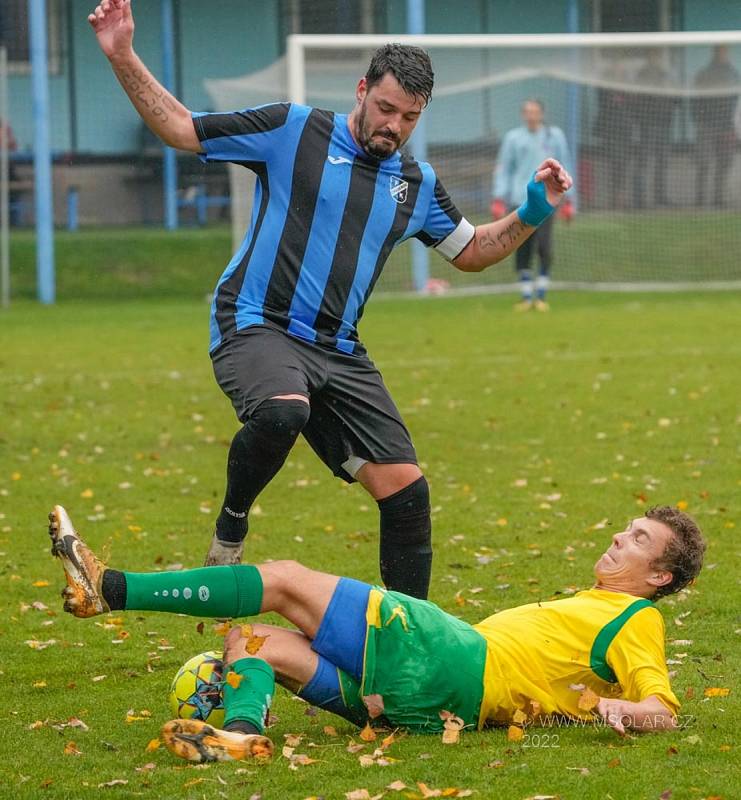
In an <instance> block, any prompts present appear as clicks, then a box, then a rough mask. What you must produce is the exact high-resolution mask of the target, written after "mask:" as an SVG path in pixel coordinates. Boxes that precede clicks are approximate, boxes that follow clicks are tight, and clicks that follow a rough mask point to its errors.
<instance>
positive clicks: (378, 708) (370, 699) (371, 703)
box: [362, 694, 385, 719]
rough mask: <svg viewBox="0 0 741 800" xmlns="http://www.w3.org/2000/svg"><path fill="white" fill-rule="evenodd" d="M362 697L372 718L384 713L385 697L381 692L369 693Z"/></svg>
mask: <svg viewBox="0 0 741 800" xmlns="http://www.w3.org/2000/svg"><path fill="white" fill-rule="evenodd" d="M362 699H363V703H364V704H365V707H366V708H367V709H368V716H369V717H370V718H371V719H376V717H380V716H381V714H383V712H384V710H385V707H384V705H383V697H382V696H381V695H380V694H367V695H365V696H364V697H363V698H362Z"/></svg>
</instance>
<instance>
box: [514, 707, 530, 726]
mask: <svg viewBox="0 0 741 800" xmlns="http://www.w3.org/2000/svg"><path fill="white" fill-rule="evenodd" d="M526 721H527V714H525V712H524V711H520V709H519V708H518V709H516V710H515V713H514V714H513V715H512V722H513V723H514V724H515V725H522V723H523V722H526Z"/></svg>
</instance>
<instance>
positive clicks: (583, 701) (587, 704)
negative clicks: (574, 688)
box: [577, 686, 600, 711]
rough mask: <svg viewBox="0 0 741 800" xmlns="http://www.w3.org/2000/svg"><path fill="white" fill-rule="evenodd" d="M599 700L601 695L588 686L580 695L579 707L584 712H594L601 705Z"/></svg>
mask: <svg viewBox="0 0 741 800" xmlns="http://www.w3.org/2000/svg"><path fill="white" fill-rule="evenodd" d="M599 700H600V698H599V695H598V694H597V693H596V692H593V691H592V690H591V689H590V688H589V687H588V686H587V688H586V689H584V691H583V692H582V693H581V694H580V695H579V702H578V703H577V705H578V706H579V708H580V709H581V710H582V711H592V710H593V709H595V708H597V706H598V705H599Z"/></svg>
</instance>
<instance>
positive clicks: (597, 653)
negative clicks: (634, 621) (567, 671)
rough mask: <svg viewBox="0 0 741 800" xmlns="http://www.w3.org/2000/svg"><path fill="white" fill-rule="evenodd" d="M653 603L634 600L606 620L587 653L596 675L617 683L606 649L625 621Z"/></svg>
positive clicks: (643, 599) (608, 681) (644, 600)
mask: <svg viewBox="0 0 741 800" xmlns="http://www.w3.org/2000/svg"><path fill="white" fill-rule="evenodd" d="M652 605H653V603H652V602H651V601H650V600H647V599H646V598H642V599H640V600H636V601H635V602H634V603H631V604H630V605H629V606H628V607H627V608H626V609H625V611H623V612H622V613H621V614H618V616H617V617H615V619H613V620H612V621H611V622H608V623H607V625H605V627H604V628H602V630H601V631H600V632H599V633H598V634H597V637H596V638H595V640H594V644H593V645H592V652H591V653H590V654H589V666H590V667H591V669H592V672H594V673H595V674H596V675H598V676H599V677H600V678H602V680H603V681H607V683H617V682H618V679H617V676H616V675H615V673H614V672H613V671H612V668H611V667H610V665H609V664H608V663H607V651H608V649H609V647H610V645H611V644H612V640H613V639H614V638H615V637H616V636H617V635H618V633H620V630H621V628H622V627H623V625H625V623H626V622H627V621H628V620H629V619H630V618H631V617H632V616H633V614H635V613H637V612H638V611H640V610H641V609H643V608H649V607H650V606H652Z"/></svg>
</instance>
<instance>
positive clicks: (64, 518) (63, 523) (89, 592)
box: [49, 506, 110, 617]
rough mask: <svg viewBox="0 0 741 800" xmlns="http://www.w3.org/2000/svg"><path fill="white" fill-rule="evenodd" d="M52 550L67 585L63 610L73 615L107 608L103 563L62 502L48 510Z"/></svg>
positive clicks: (79, 615) (86, 615)
mask: <svg viewBox="0 0 741 800" xmlns="http://www.w3.org/2000/svg"><path fill="white" fill-rule="evenodd" d="M49 536H51V552H52V555H53V556H56V557H57V558H58V559H60V561H61V562H62V567H63V569H64V574H65V577H66V578H67V585H66V586H65V587H64V589H63V590H62V597H63V598H64V610H65V611H69V612H70V613H71V614H74V615H75V616H76V617H94V616H96V615H97V614H105V613H106V612H107V611H110V608H109V606H108V604H107V603H106V601H105V600H104V598H103V592H102V588H101V586H102V582H103V573H104V572H105V569H106V567H105V564H103V562H102V561H101V560H100V559H99V558H98V557H97V556H96V555H95V553H93V551H92V550H91V549H90V548H89V547H88V546H87V545H86V544H85V542H83V541H82V539H81V538H80V537H79V535H78V534H77V531H76V530H75V529H74V527H73V525H72V522H71V520H70V518H69V516H68V515H67V512H66V511H65V510H64V509H63V508H62V506H54V510H53V511H52V512H51V514H49Z"/></svg>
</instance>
